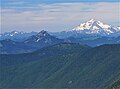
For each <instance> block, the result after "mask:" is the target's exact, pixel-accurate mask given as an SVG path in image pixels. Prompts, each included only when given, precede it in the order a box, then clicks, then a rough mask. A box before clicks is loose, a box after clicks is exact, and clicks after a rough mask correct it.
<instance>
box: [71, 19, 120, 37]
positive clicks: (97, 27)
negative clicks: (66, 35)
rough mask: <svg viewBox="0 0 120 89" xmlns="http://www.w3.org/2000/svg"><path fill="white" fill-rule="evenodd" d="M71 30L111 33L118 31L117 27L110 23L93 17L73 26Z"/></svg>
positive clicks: (89, 32)
mask: <svg viewBox="0 0 120 89" xmlns="http://www.w3.org/2000/svg"><path fill="white" fill-rule="evenodd" d="M73 31H84V33H86V34H92V33H93V34H104V35H105V34H107V35H109V34H112V33H115V32H117V31H120V29H119V28H117V27H113V26H111V25H107V24H105V23H103V22H101V21H97V20H95V19H91V20H89V21H87V22H85V23H82V24H80V25H79V26H77V27H75V28H74V29H73Z"/></svg>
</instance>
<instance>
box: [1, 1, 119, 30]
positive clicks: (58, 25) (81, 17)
mask: <svg viewBox="0 0 120 89" xmlns="http://www.w3.org/2000/svg"><path fill="white" fill-rule="evenodd" d="M0 12H1V18H0V19H1V29H0V30H1V32H7V31H12V30H18V31H27V32H30V31H40V30H42V29H44V30H47V31H63V30H64V31H68V30H71V29H72V28H74V27H75V26H77V25H79V24H80V23H82V22H85V21H88V20H90V19H91V18H94V19H96V20H100V21H102V22H104V23H107V24H111V25H113V26H119V21H120V18H119V16H120V13H119V12H120V2H119V0H2V1H1V11H0Z"/></svg>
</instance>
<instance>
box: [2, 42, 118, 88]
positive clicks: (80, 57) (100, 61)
mask: <svg viewBox="0 0 120 89" xmlns="http://www.w3.org/2000/svg"><path fill="white" fill-rule="evenodd" d="M0 56H1V59H0V61H1V64H0V66H1V67H0V70H1V71H0V74H1V76H0V87H1V88H40V89H43V88H44V89H46V88H56V89H60V88H69V89H71V88H78V89H97V88H98V89H101V88H102V89H104V88H106V87H107V86H108V85H109V84H110V83H111V81H112V79H114V78H115V77H116V76H118V75H119V74H120V65H119V64H120V60H119V59H120V45H117V44H116V45H103V46H99V47H95V48H90V47H88V46H84V45H80V44H67V43H66V44H59V45H54V46H51V47H48V48H44V49H42V50H38V51H36V52H33V53H30V54H19V55H0ZM21 60H22V61H21Z"/></svg>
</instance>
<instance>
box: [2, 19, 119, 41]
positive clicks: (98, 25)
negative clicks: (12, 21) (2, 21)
mask: <svg viewBox="0 0 120 89" xmlns="http://www.w3.org/2000/svg"><path fill="white" fill-rule="evenodd" d="M36 34H38V32H30V33H26V32H19V31H12V32H6V33H3V34H0V40H5V39H11V40H14V41H23V40H26V39H27V38H29V37H30V36H32V35H36ZM49 34H51V35H53V36H55V37H57V38H62V39H63V38H64V39H65V38H69V37H75V38H81V37H90V36H99V37H101V36H102V37H118V36H120V26H118V27H115V26H111V25H107V24H105V23H103V22H100V21H97V20H95V19H91V20H89V21H87V22H85V23H81V24H80V25H79V26H77V27H75V28H73V29H70V30H69V31H62V32H49Z"/></svg>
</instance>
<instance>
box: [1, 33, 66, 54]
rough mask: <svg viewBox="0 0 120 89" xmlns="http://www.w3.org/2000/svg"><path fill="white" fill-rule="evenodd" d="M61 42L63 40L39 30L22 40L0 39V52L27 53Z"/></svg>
mask: <svg viewBox="0 0 120 89" xmlns="http://www.w3.org/2000/svg"><path fill="white" fill-rule="evenodd" d="M62 42H64V40H61V39H58V38H56V37H53V36H51V35H49V34H48V33H47V32H46V31H41V32H39V33H38V34H36V35H33V36H30V37H29V38H28V39H26V40H25V41H22V42H17V41H13V40H11V39H5V40H1V41H0V54H18V53H27V52H32V51H35V50H37V49H40V48H43V47H47V46H50V45H54V44H59V43H62Z"/></svg>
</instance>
